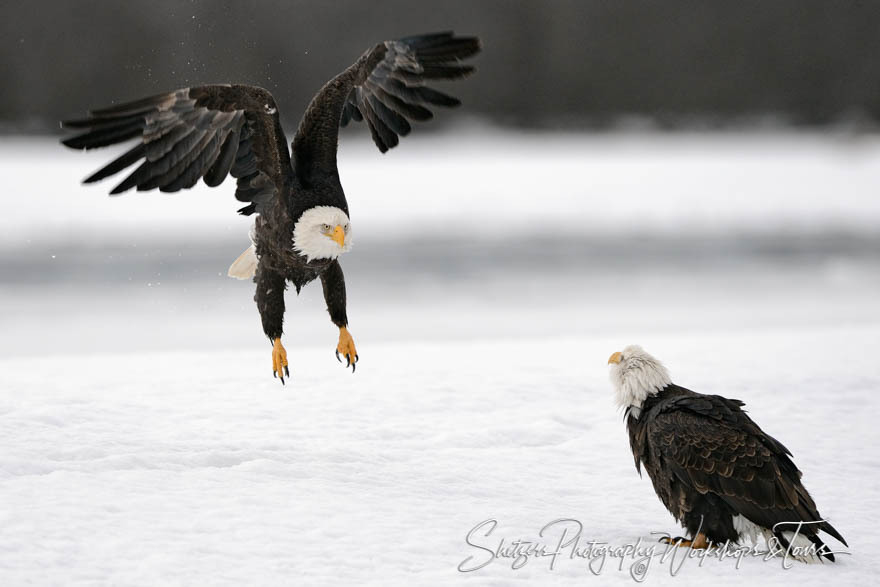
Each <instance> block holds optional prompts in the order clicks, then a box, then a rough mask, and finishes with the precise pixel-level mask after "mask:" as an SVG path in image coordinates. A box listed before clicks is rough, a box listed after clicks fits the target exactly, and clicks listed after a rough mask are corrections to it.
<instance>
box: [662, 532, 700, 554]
mask: <svg viewBox="0 0 880 587" xmlns="http://www.w3.org/2000/svg"><path fill="white" fill-rule="evenodd" d="M660 542H663V543H664V544H669V545H671V546H677V547H679V548H693V549H695V550H705V549H707V548H709V541H708V540H707V539H706V535H705V534H702V533H700V534H697V535H696V536H695V537H694V539H693V540H688V539H686V538H681V537H679V538H672V537H670V536H664V537H663V538H661V539H660Z"/></svg>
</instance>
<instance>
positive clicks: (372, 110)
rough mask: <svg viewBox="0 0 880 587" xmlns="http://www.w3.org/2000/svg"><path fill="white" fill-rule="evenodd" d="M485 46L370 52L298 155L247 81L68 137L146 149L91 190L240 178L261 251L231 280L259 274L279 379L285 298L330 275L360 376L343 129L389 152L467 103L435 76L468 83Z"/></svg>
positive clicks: (410, 46) (306, 126) (444, 36)
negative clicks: (339, 164)
mask: <svg viewBox="0 0 880 587" xmlns="http://www.w3.org/2000/svg"><path fill="white" fill-rule="evenodd" d="M479 50H480V41H479V39H477V38H473V37H455V36H454V35H453V33H451V32H444V33H434V34H428V35H419V36H413V37H406V38H403V39H398V40H396V41H385V42H383V43H380V44H378V45H376V46H374V47H372V48H371V49H369V50H367V51H366V52H365V53H364V54H363V55H361V57H360V58H359V59H358V60H357V61H356V62H355V63H354V64H353V65H352V66H351V67H349V68H348V69H346V70H345V71H343V72H342V73H340V74H339V75H337V76H336V77H334V78H333V79H332V80H330V81H329V82H327V83H326V84H325V85H324V87H323V88H321V90H320V91H319V92H318V94H317V95H316V96H315V97H314V98H313V99H312V101H311V103H310V104H309V106H308V109H307V110H306V112H305V114H304V115H303V118H302V121H301V122H300V124H299V128H298V129H297V132H296V137H295V138H294V140H293V145H292V149H293V156H292V158H291V154H290V153H289V152H288V150H287V145H286V140H285V137H284V131H283V130H282V128H281V121H280V118H279V115H278V109H277V107H276V105H275V100H274V98H273V97H272V95H271V94H270V93H269V92H268V91H266V90H264V89H262V88H257V87H252V86H242V85H211V86H199V87H192V88H183V89H180V90H176V91H174V92H169V93H167V94H160V95H158V96H152V97H149V98H144V99H141V100H137V101H134V102H128V103H125V104H119V105H117V106H111V107H109V108H104V109H102V110H95V111H93V112H91V113H90V115H89V117H88V118H85V119H82V120H71V121H66V122H63V123H62V124H63V126H64V127H65V128H70V129H78V130H79V131H80V134H77V135H76V136H73V137H70V138H68V139H65V140H64V141H62V142H63V143H64V144H65V145H67V146H68V147H72V148H74V149H93V148H96V147H104V146H107V145H112V144H115V143H120V142H123V141H126V140H129V139H133V138H137V139H138V142H137V144H136V145H135V146H134V147H133V148H132V149H131V150H129V151H127V152H126V153H124V154H123V155H121V156H120V157H119V158H117V159H116V160H114V161H112V162H111V163H110V164H108V165H107V166H105V167H103V168H102V169H100V170H98V171H97V172H95V173H94V174H93V175H91V176H89V177H88V178H86V179H85V181H84V183H92V182H95V181H98V180H101V179H104V178H106V177H108V176H110V175H114V174H116V173H118V172H120V171H122V170H123V169H125V168H127V167H129V166H131V165H133V164H135V163H137V162H139V161H141V160H143V161H142V163H141V164H140V166H139V167H138V168H137V169H135V170H134V172H133V173H131V175H129V176H128V177H126V178H125V179H124V180H123V181H122V182H121V183H120V184H119V185H117V186H116V187H115V188H113V190H112V191H111V192H110V193H111V194H119V193H122V192H124V191H126V190H129V189H131V188H135V187H136V188H137V189H138V190H139V191H141V190H153V189H156V188H158V189H159V190H160V191H163V192H176V191H178V190H181V189H187V188H191V187H192V186H194V185H195V184H196V182H198V180H199V179H202V180H203V181H204V182H205V183H206V184H207V185H209V186H212V187H213V186H217V185H220V183H222V182H223V180H224V179H225V178H226V176H227V175H232V177H234V178H236V180H237V187H236V191H235V197H236V198H237V199H238V200H239V201H242V202H247V206H245V207H244V208H242V209H241V210H239V213H241V214H244V215H250V214H254V213H256V214H257V217H256V221H255V223H254V228H253V230H252V232H251V241H252V243H253V244H252V246H251V247H250V248H249V249H247V250H246V251H245V252H244V253H243V254H242V255H241V256H240V257H239V258H238V259H237V260H236V261H235V262H234V263H233V264H232V266H231V267H230V271H229V273H230V275H231V276H233V277H237V278H240V279H247V278H251V277H253V278H254V281H255V282H256V284H257V292H256V295H255V297H254V300H255V301H256V303H257V308H258V309H259V311H260V316H261V318H262V322H263V332H265V333H266V336H268V337H269V340H270V341H271V342H272V344H273V348H272V372H273V375H275V376H279V377H280V378H281V382H282V383H284V376H285V375H287V376H289V375H290V372H289V369H288V362H287V352H286V351H285V349H284V347H283V346H282V344H281V335H282V324H283V320H284V291H285V289H286V288H287V282H288V281H289V282H291V283H293V285H294V286H295V287H296V291H297V293H299V291H300V289H301V288H302V287H303V286H304V285H306V284H307V283H309V282H311V281H313V280H314V279H316V278H319V277H320V279H321V285H322V286H323V289H324V299H325V300H326V302H327V310H328V311H329V313H330V319H331V320H332V322H333V324H335V325H336V326H337V327H338V328H339V344H338V345H337V347H336V358H337V359H339V360H340V361H341V359H340V354H341V355H342V356H344V357H345V358H346V361H347V362H346V367H348V366H351V369H352V372H354V370H355V367H356V364H357V362H358V354H357V350H356V349H355V346H354V341H353V340H352V337H351V334H349V332H348V330H347V326H348V317H347V315H346V304H345V281H344V278H343V274H342V267H340V265H339V260H338V257H339V256H340V255H341V254H342V253H345V252H348V251H349V250H350V249H351V246H352V229H351V223H350V221H349V214H348V203H347V202H346V199H345V193H344V192H343V190H342V185H341V184H340V182H339V172H338V171H337V168H336V145H337V138H338V135H339V127H340V126H345V125H346V124H348V122H349V121H351V120H357V121H360V120H366V121H367V126H368V127H369V129H370V133H371V135H372V138H373V142H374V143H375V144H376V146H377V147H378V148H379V150H380V151H381V152H383V153H384V152H386V151H387V150H388V149H390V148H392V147H395V146H396V145H397V143H398V137H400V136H405V135H407V134H409V132H410V130H411V127H410V122H409V121H424V120H428V119H430V118H432V117H433V114H432V113H431V111H430V110H429V109H428V107H430V106H446V107H452V106H457V105H459V103H460V102H459V101H458V100H457V99H456V98H453V97H451V96H448V95H446V94H444V93H442V92H439V91H437V90H433V89H431V88H429V87H426V86H425V82H426V81H427V80H432V79H458V78H462V77H465V76H467V75H468V74H470V73H472V72H473V70H474V68H473V67H472V66H470V65H464V64H462V63H461V60H462V59H465V58H467V57H471V56H473V55H475V54H476V53H478V52H479Z"/></svg>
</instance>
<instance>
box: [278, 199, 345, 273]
mask: <svg viewBox="0 0 880 587" xmlns="http://www.w3.org/2000/svg"><path fill="white" fill-rule="evenodd" d="M353 244H354V242H353V240H352V234H351V223H350V222H349V220H348V215H347V214H346V213H345V212H343V211H342V210H341V209H340V208H337V207H336V206H315V207H314V208H309V209H308V210H306V211H305V212H303V213H302V215H301V216H300V217H299V220H297V221H296V224H295V225H294V227H293V250H295V251H296V252H297V253H299V254H300V255H302V256H303V257H305V258H306V261H311V260H312V259H335V258H337V257H338V256H339V255H341V254H342V253H347V252H348V251H350V250H351V247H352V245H353Z"/></svg>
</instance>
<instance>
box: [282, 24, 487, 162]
mask: <svg viewBox="0 0 880 587" xmlns="http://www.w3.org/2000/svg"><path fill="white" fill-rule="evenodd" d="M479 51H480V40H479V39H477V38H476V37H455V36H454V35H453V33H451V32H444V33H433V34H428V35H418V36H413V37H406V38H403V39H398V40H396V41H385V42H384V43H380V44H378V45H376V46H375V47H373V48H372V49H370V50H368V51H367V52H366V53H364V54H363V55H362V56H361V57H360V58H359V59H358V60H357V61H356V62H355V63H354V65H352V66H351V67H349V68H348V69H346V70H345V71H343V72H342V73H340V74H339V75H338V76H336V77H335V78H333V79H332V80H330V81H329V82H327V84H325V85H324V87H323V88H321V90H320V91H319V92H318V94H317V95H316V96H315V97H314V98H313V99H312V102H311V103H310V104H309V107H308V109H307V110H306V113H305V115H304V116H303V119H302V122H301V123H300V125H299V129H298V130H297V133H296V138H295V139H294V142H293V156H294V167H295V169H296V172H297V174H298V175H300V176H301V177H306V178H308V176H309V175H310V174H311V173H312V172H314V171H324V172H335V170H336V146H337V138H338V128H339V126H345V125H346V124H348V122H349V121H350V120H358V121H360V120H366V122H367V125H368V126H369V128H370V134H371V135H372V137H373V142H374V143H376V146H377V147H379V150H380V151H382V152H383V153H384V152H385V151H387V150H388V149H390V148H393V147H395V146H397V144H398V142H399V137H401V136H405V135H407V134H409V132H410V130H411V127H410V121H423V120H429V119H431V118H432V117H433V114H432V113H431V111H430V110H429V109H428V107H430V106H446V107H452V106H458V105H459V104H460V102H459V101H458V100H457V99H456V98H453V97H452V96H448V95H446V94H444V93H442V92H439V91H437V90H434V89H431V88H429V87H427V86H426V85H425V83H426V82H427V81H429V80H433V79H441V80H442V79H458V78H462V77H465V76H467V75H469V74H470V73H473V71H474V68H473V66H470V65H464V64H462V63H461V60H462V59H465V58H467V57H471V56H473V55H475V54H476V53H478V52H479Z"/></svg>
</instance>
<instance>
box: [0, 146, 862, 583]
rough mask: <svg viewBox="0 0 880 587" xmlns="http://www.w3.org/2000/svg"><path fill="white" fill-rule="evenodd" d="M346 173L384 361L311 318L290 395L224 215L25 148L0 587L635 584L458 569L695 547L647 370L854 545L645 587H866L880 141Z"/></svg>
mask: <svg viewBox="0 0 880 587" xmlns="http://www.w3.org/2000/svg"><path fill="white" fill-rule="evenodd" d="M346 144H347V143H346V142H345V141H343V146H344V150H343V156H342V157H341V160H340V166H341V169H342V173H343V178H342V179H343V185H344V186H345V187H346V190H347V193H348V194H349V204H350V207H351V211H352V222H353V226H354V227H355V229H356V230H357V231H358V246H357V247H356V249H355V250H354V251H353V254H351V255H347V256H346V257H345V258H344V259H343V266H344V268H345V270H346V281H347V284H348V290H349V316H350V318H351V332H352V334H353V335H354V338H355V342H356V343H357V345H358V351H359V353H360V357H361V361H360V363H359V364H358V369H357V373H356V374H354V375H352V374H351V373H350V371H346V370H345V369H343V368H342V367H341V366H340V365H339V364H338V363H337V362H336V360H335V358H334V356H333V349H334V348H335V343H336V331H335V329H334V328H333V327H332V325H331V324H330V321H329V318H328V317H327V315H326V311H325V307H324V304H323V300H322V299H321V292H320V287H315V286H310V287H307V288H306V289H305V290H304V291H303V293H302V295H301V296H299V298H296V296H295V295H294V294H293V292H289V293H288V297H287V301H288V318H287V321H286V334H285V343H286V345H287V347H288V357H289V359H290V362H291V375H292V378H291V381H290V382H289V384H288V385H287V386H285V387H282V386H281V385H280V384H279V382H278V381H277V380H274V379H272V377H271V375H270V372H271V358H270V345H269V344H268V342H267V341H266V340H265V338H264V337H263V336H262V334H261V332H260V326H259V318H258V314H257V312H256V309H255V308H254V304H253V302H252V295H253V285H252V284H249V283H247V282H239V281H235V280H232V279H229V278H228V277H226V276H225V271H226V267H228V265H229V263H230V262H231V261H232V260H233V259H234V258H235V257H236V256H237V255H238V254H239V253H240V252H241V250H242V249H243V248H244V247H245V246H247V244H248V241H247V229H248V224H249V222H248V221H247V220H245V219H240V218H236V217H235V216H234V214H233V211H234V209H235V206H236V203H235V201H234V199H233V198H232V197H231V187H230V186H228V185H224V186H223V187H222V188H220V189H218V190H213V191H210V192H209V191H207V190H202V191H200V193H196V194H176V195H171V196H167V195H160V194H138V195H127V196H123V197H121V198H116V199H108V198H106V197H104V196H103V193H104V192H103V191H102V190H103V188H104V187H105V186H103V185H102V186H101V187H100V188H80V187H77V185H76V181H77V179H79V178H81V177H84V176H86V175H88V173H89V172H90V171H91V170H92V169H93V167H96V166H97V165H98V164H99V163H100V161H102V160H105V159H108V158H109V156H110V155H109V154H106V153H102V154H101V155H100V156H94V155H92V154H88V155H81V154H77V153H71V152H67V151H64V150H62V149H61V148H60V147H57V148H56V147H55V145H53V144H51V143H49V142H47V141H36V140H21V141H18V142H15V141H13V142H4V143H3V145H2V146H0V171H2V172H3V175H4V177H6V178H8V179H7V181H8V185H9V186H10V187H8V188H7V191H6V194H7V199H8V200H10V203H9V205H7V206H6V207H5V213H4V215H3V216H2V217H0V234H2V238H3V239H5V240H4V241H3V246H2V248H0V269H2V274H3V281H2V282H0V325H2V330H0V331H2V332H3V333H4V336H2V337H0V353H2V354H0V357H2V358H0V585H28V584H35V585H60V584H63V585H110V584H112V585H157V584H163V585H244V584H260V585H290V584H297V585H329V584H339V585H355V584H357V585H383V586H384V585H451V584H465V585H526V584H540V585H556V584H558V585H568V584H582V583H583V582H584V581H593V582H598V581H601V584H612V583H618V584H633V579H632V578H631V576H630V574H629V572H630V568H631V565H632V564H633V563H634V561H633V560H632V559H624V561H623V564H622V567H621V568H620V569H618V561H617V560H613V559H609V560H608V562H607V563H606V565H605V567H604V568H603V569H602V571H601V574H600V576H599V577H595V576H593V575H592V574H591V573H590V570H589V567H588V564H587V562H586V561H584V560H580V559H569V558H567V556H566V557H564V558H560V559H559V560H557V561H556V563H555V565H554V567H553V569H552V570H551V569H550V561H549V559H547V558H543V559H531V560H529V561H528V562H527V563H526V564H525V565H524V566H523V567H522V568H519V569H516V570H514V569H512V568H511V563H512V561H511V560H510V559H498V560H494V561H492V562H491V563H490V564H488V565H487V566H485V567H484V568H481V569H479V570H476V571H473V572H469V573H462V572H460V571H459V570H458V568H459V565H461V564H462V563H464V561H465V560H466V559H468V557H476V558H475V559H472V561H473V560H482V559H483V558H485V551H482V550H480V549H478V548H476V547H474V546H469V545H468V544H467V543H466V541H465V538H466V535H467V534H468V532H470V531H471V530H472V529H473V528H475V527H476V526H477V525H478V524H480V523H481V522H483V521H485V520H488V519H495V520H497V522H498V526H497V527H496V528H495V531H494V533H493V534H492V535H491V536H490V537H483V538H480V539H479V543H480V544H483V545H487V546H490V547H494V546H496V545H497V543H498V540H500V539H501V538H503V539H505V540H506V541H508V542H509V541H513V540H516V539H518V538H522V539H525V540H537V539H538V538H539V537H538V532H539V531H540V529H541V528H542V527H543V526H544V525H546V524H548V523H550V522H552V521H554V520H557V519H560V518H573V519H576V520H579V521H580V522H581V523H582V524H583V531H582V536H583V541H585V542H586V541H589V540H595V541H600V542H606V543H609V544H611V545H614V546H623V545H626V544H628V543H633V542H635V541H636V540H638V539H639V538H641V539H642V541H643V544H646V545H648V546H650V545H654V544H656V536H653V535H652V532H668V533H670V534H672V535H680V534H681V529H680V528H679V527H678V525H677V524H676V523H675V522H674V520H673V519H672V517H671V516H670V515H669V514H668V512H666V511H665V509H664V508H663V507H662V505H661V504H660V503H659V501H658V500H657V498H656V496H655V495H654V492H653V489H652V488H651V485H650V482H649V480H648V479H647V478H639V476H638V474H637V473H636V470H635V467H634V466H633V462H632V455H631V452H630V450H629V446H628V440H627V436H626V431H625V429H624V424H623V421H622V418H621V416H622V415H621V412H620V411H619V409H618V408H616V406H615V404H614V393H613V388H612V385H611V383H610V381H609V379H608V367H607V365H606V361H607V359H608V356H609V355H610V354H611V353H612V352H614V351H617V350H621V349H622V348H623V347H624V346H626V345H628V344H640V345H642V346H643V347H644V348H645V350H646V351H648V352H649V353H651V354H653V355H654V356H656V357H657V358H658V359H660V360H661V361H663V363H664V364H665V365H666V366H667V368H668V369H669V371H670V374H671V376H672V380H673V381H674V382H676V383H678V384H680V385H684V386H686V387H690V388H692V389H694V390H696V391H701V392H705V393H717V394H722V395H725V396H728V397H734V398H738V399H741V400H743V401H745V402H746V404H747V409H748V410H749V413H750V414H751V416H752V417H753V418H754V419H755V420H756V421H757V422H758V424H759V425H761V426H762V427H763V428H764V429H765V430H766V431H767V432H769V433H770V434H772V435H774V436H776V437H777V438H778V439H780V440H781V441H782V442H783V443H785V444H786V445H787V446H788V447H789V448H790V449H791V450H792V452H793V453H794V459H795V462H796V464H797V465H798V466H799V467H800V468H801V470H802V471H803V472H804V482H805V485H806V487H807V488H808V489H809V491H810V492H811V493H812V495H813V497H814V498H815V500H816V502H817V504H818V506H819V510H820V512H822V514H823V515H824V516H826V517H827V518H828V519H829V520H830V521H831V522H832V523H833V524H834V525H835V527H836V528H837V529H838V530H840V532H841V533H842V534H843V535H844V537H846V539H847V540H848V542H849V544H850V546H851V549H849V551H848V552H849V553H850V554H844V555H841V556H840V557H839V562H838V563H837V564H822V565H800V564H795V565H794V566H793V567H792V568H790V569H785V568H783V565H782V561H781V560H780V559H774V560H770V561H765V560H763V559H761V558H752V557H749V558H746V559H744V560H743V561H742V562H741V564H740V565H739V568H737V561H736V560H735V559H727V560H720V561H719V560H715V559H707V560H705V561H704V562H703V564H702V565H700V561H699V560H687V561H685V562H684V563H683V564H682V566H681V568H680V570H679V571H678V572H677V574H676V576H674V577H673V576H672V575H671V574H670V570H671V568H672V567H673V566H677V564H678V563H680V562H681V561H680V559H677V560H676V563H675V565H673V564H671V563H670V562H669V561H667V562H665V563H661V562H660V561H659V560H654V561H653V562H652V563H651V566H650V567H649V569H648V574H647V583H648V584H656V585H665V584H669V585H690V584H697V583H698V582H699V583H701V584H705V583H711V584H713V585H739V584H743V583H747V582H752V583H760V584H764V585H776V584H800V585H827V584H859V583H865V582H868V581H870V579H871V578H872V577H873V576H874V573H875V572H876V564H875V563H877V562H878V557H877V552H880V538H878V536H877V534H876V532H875V526H876V512H877V511H878V509H880V495H878V491H877V489H876V487H877V485H878V480H880V462H878V459H877V457H876V454H875V450H874V447H875V446H877V444H878V442H880V430H878V427H877V426H876V423H875V420H876V414H877V411H878V407H880V400H878V398H877V391H878V389H880V361H878V359H877V357H878V353H880V304H878V303H877V300H878V299H880V250H878V242H880V241H878V238H877V234H876V227H877V225H878V220H880V202H878V199H877V198H876V189H877V186H878V185H880V141H877V140H874V139H854V140H844V139H841V138H827V137H819V136H815V135H807V136H757V137H754V136H752V137H749V136H739V135H734V136H730V135H708V136H703V137H700V136H677V135H672V136H666V135H647V136H637V135H600V136H592V137H578V136H574V135H572V136H561V137H555V136H552V135H547V136H544V135H542V136H529V135H523V136H517V135H503V136H498V135H497V134H492V135H488V136H482V135H481V134H480V133H477V132H476V131H475V132H473V133H472V134H465V135H464V138H463V139H462V136H461V134H459V135H456V136H455V137H451V136H450V137H444V136H433V137H427V138H425V139H420V138H419V137H412V138H408V139H407V143H406V144H404V145H403V146H402V147H401V148H400V149H399V153H397V152H395V153H391V154H389V155H387V156H385V157H384V158H383V157H381V156H380V155H378V154H377V153H373V152H372V151H371V150H370V149H369V148H368V145H367V144H365V143H364V142H363V141H360V142H359V141H358V140H354V141H349V143H348V144H349V146H348V147H345V145H346ZM438 168H440V169H442V172H438V171H437V170H438ZM422 172H424V173H428V175H427V178H428V179H425V176H422V175H420V174H421V173H422ZM418 178H421V179H418ZM417 179H418V181H417ZM107 187H109V186H107ZM105 191H106V190H105ZM465 211H470V212H468V213H465ZM828 540H829V544H830V545H832V547H834V548H838V547H840V548H841V549H842V548H843V547H842V545H839V544H837V543H836V542H835V541H834V540H833V539H831V538H830V537H829V539H828ZM761 546H763V543H762V544H761Z"/></svg>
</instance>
